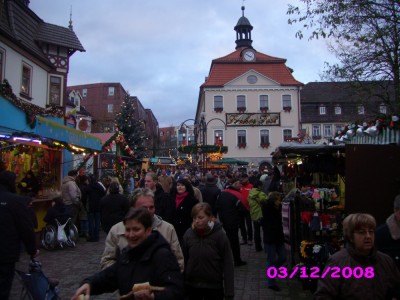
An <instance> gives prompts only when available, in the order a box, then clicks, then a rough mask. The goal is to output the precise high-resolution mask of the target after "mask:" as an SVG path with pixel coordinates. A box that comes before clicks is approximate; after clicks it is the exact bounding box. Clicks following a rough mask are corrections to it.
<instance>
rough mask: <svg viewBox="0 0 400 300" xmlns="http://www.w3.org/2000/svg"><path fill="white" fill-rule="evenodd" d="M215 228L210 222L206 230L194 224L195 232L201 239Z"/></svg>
mask: <svg viewBox="0 0 400 300" xmlns="http://www.w3.org/2000/svg"><path fill="white" fill-rule="evenodd" d="M213 228H214V222H213V221H209V222H208V224H207V226H206V227H205V228H198V227H196V225H195V224H194V223H193V224H192V229H193V231H194V232H195V233H197V235H198V236H200V237H202V236H205V235H208V234H209V233H210V232H211V231H212V230H213Z"/></svg>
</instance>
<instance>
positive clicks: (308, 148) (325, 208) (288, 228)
mask: <svg viewBox="0 0 400 300" xmlns="http://www.w3.org/2000/svg"><path fill="white" fill-rule="evenodd" d="M273 162H274V163H275V164H278V165H281V167H282V170H283V178H284V180H283V184H282V187H283V190H284V194H285V197H284V201H283V204H282V217H283V227H284V235H285V247H286V249H287V252H288V256H289V262H290V265H291V266H292V267H293V266H294V265H298V267H305V268H306V270H308V272H310V268H311V267H314V266H318V267H320V268H323V267H324V264H325V263H326V260H327V258H328V257H329V256H330V255H331V254H333V253H334V252H336V251H337V250H339V249H340V246H341V245H340V244H341V242H342V230H341V229H342V225H341V222H342V219H343V218H344V213H345V212H344V208H345V199H344V181H345V177H344V175H345V170H344V167H345V147H344V145H317V144H300V143H283V144H281V145H280V146H279V147H278V148H277V150H276V151H275V153H274V154H273ZM301 280H302V283H303V287H304V288H305V289H310V290H311V291H313V290H315V288H316V283H317V281H316V280H315V279H301Z"/></svg>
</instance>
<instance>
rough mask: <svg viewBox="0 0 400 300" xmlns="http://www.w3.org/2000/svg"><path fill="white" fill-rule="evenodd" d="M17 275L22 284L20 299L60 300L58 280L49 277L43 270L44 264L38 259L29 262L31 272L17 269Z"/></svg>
mask: <svg viewBox="0 0 400 300" xmlns="http://www.w3.org/2000/svg"><path fill="white" fill-rule="evenodd" d="M15 274H16V277H17V278H18V280H19V281H20V282H21V284H22V290H21V295H20V300H60V299H61V298H60V297H59V296H58V293H59V289H58V287H57V286H58V284H59V282H58V280H52V279H49V278H47V277H46V276H45V275H44V273H43V271H42V264H41V263H40V262H39V261H37V260H33V259H32V260H31V262H30V263H29V272H28V273H25V272H23V271H19V270H15Z"/></svg>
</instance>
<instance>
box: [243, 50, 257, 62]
mask: <svg viewBox="0 0 400 300" xmlns="http://www.w3.org/2000/svg"><path fill="white" fill-rule="evenodd" d="M255 59H256V54H255V52H254V51H253V50H250V49H247V50H244V51H243V60H244V61H254V60H255Z"/></svg>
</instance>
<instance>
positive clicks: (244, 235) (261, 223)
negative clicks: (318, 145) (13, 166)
mask: <svg viewBox="0 0 400 300" xmlns="http://www.w3.org/2000/svg"><path fill="white" fill-rule="evenodd" d="M12 175H13V173H11V172H8V171H2V172H1V173H0V200H1V201H2V203H1V204H2V205H1V206H0V232H1V234H2V236H8V237H9V238H10V240H11V241H13V243H11V244H10V245H9V249H8V248H7V247H6V249H7V250H4V249H2V250H1V252H2V254H3V255H1V256H0V275H1V276H0V293H2V294H0V296H2V297H0V298H1V299H8V293H9V290H10V288H11V283H12V279H13V272H14V267H15V262H16V261H17V260H18V256H19V252H20V250H19V248H20V241H22V242H23V243H24V244H25V249H26V251H27V252H28V253H29V254H30V255H31V256H32V257H34V256H35V255H37V253H38V250H37V247H36V244H35V240H34V236H35V234H34V222H33V218H32V216H31V213H30V212H31V210H30V208H29V205H28V203H29V202H30V200H29V199H31V198H30V197H29V196H19V195H16V190H15V187H16V182H15V174H14V176H12ZM131 178H132V180H131ZM279 182H280V172H279V169H278V168H277V167H274V168H273V170H271V172H269V171H268V170H266V171H265V172H264V173H261V174H259V173H258V172H251V173H249V174H246V173H241V172H238V171H237V172H232V173H230V172H227V173H225V172H223V173H222V172H221V173H217V172H208V173H206V174H199V175H198V176H196V175H194V174H190V173H189V172H185V171H180V172H176V173H175V174H171V173H170V172H169V170H162V171H161V172H160V174H158V173H157V172H156V171H152V170H148V171H147V172H141V173H140V178H136V179H133V177H132V176H127V177H126V178H125V183H126V186H125V188H124V187H123V186H122V185H121V182H120V181H119V180H118V178H116V177H115V178H112V177H109V176H107V177H104V178H102V179H101V180H99V179H98V178H96V177H95V176H94V175H90V176H86V174H85V172H84V170H80V171H76V170H72V171H70V172H69V173H68V176H66V177H65V178H64V179H63V182H62V186H61V192H62V193H61V196H60V197H56V198H55V199H53V206H52V207H51V208H50V209H49V210H48V212H47V215H46V216H45V221H46V222H47V223H50V224H54V223H53V222H54V220H55V219H57V220H59V221H60V222H65V220H67V219H69V218H71V220H72V222H73V223H74V224H75V225H76V226H77V227H79V232H80V234H81V236H82V237H84V238H86V239H87V241H88V242H98V241H99V233H100V231H101V230H103V231H104V232H105V233H106V234H107V237H106V240H105V247H104V252H103V255H102V257H101V262H100V268H101V271H100V272H98V273H96V274H93V275H92V276H90V277H88V278H85V279H83V281H82V282H81V286H80V287H79V288H78V289H77V290H76V293H75V294H74V295H73V297H72V299H73V300H75V299H80V297H81V295H97V294H102V293H108V292H114V291H116V290H118V291H119V294H120V295H121V299H129V298H130V297H131V298H132V297H133V298H134V299H189V300H190V299H196V300H197V299H221V300H222V299H233V298H234V272H235V268H240V267H243V266H245V265H246V264H247V262H246V261H244V260H243V259H242V256H241V247H240V246H241V245H246V247H247V246H248V247H254V251H257V252H260V251H265V255H266V256H265V257H266V265H267V268H269V267H276V268H279V267H280V266H282V265H283V264H284V263H285V261H286V252H285V245H284V233H283V225H282V211H281V209H282V208H281V207H282V205H281V202H282V198H283V195H282V191H281V190H280V184H279ZM3 200H4V201H3ZM3 202H4V204H3ZM393 208H394V210H393V214H392V215H390V216H389V217H388V219H387V222H386V223H385V224H382V225H381V226H378V227H377V224H376V222H375V219H374V217H373V216H371V215H368V214H351V215H349V216H347V217H346V219H345V220H344V221H343V232H344V240H345V247H343V249H341V250H340V251H338V252H337V253H335V254H333V255H332V256H331V257H330V258H329V260H328V261H327V263H326V266H325V267H326V268H329V267H339V268H344V267H350V268H352V269H354V268H356V267H357V266H359V267H362V268H363V269H366V268H367V267H372V268H373V271H374V277H371V278H367V277H364V278H362V280H360V279H356V278H351V279H348V278H346V279H345V278H343V277H342V278H339V279H336V278H335V279H334V278H332V277H329V276H326V277H325V278H323V279H322V278H321V279H320V280H319V281H318V287H317V290H316V292H315V294H314V298H315V299H362V298H365V299H400V272H399V269H400V266H399V261H400V258H399V256H400V245H399V244H400V195H399V196H397V197H396V198H395V201H394V207H393ZM3 220H4V222H7V223H8V224H7V226H5V224H4V222H3ZM22 220H23V221H22ZM5 227H7V228H8V229H7V232H6V230H5V229H4V228H5ZM10 228H12V230H10ZM11 253H12V254H11ZM10 282H11V283H10ZM372 282H373V284H372ZM139 285H140V287H141V288H140V289H139V288H138V286H139ZM143 286H145V288H143ZM267 286H268V288H269V289H271V290H273V291H275V292H279V291H280V290H281V287H280V286H279V279H276V278H269V277H267ZM135 287H136V288H138V290H136V289H135Z"/></svg>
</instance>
